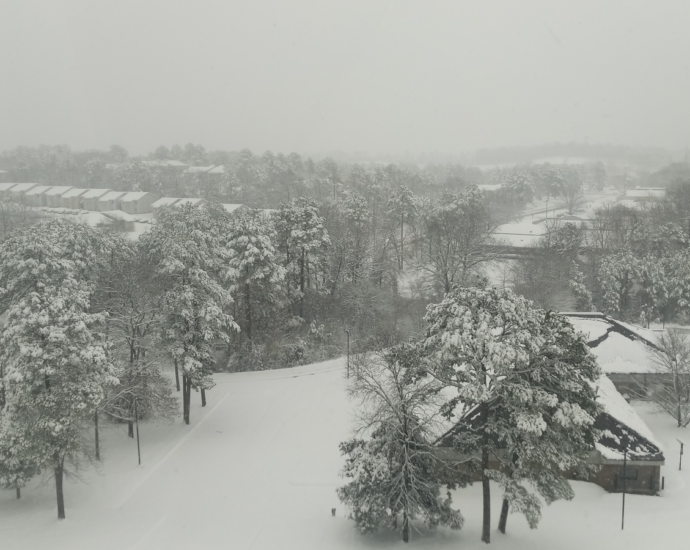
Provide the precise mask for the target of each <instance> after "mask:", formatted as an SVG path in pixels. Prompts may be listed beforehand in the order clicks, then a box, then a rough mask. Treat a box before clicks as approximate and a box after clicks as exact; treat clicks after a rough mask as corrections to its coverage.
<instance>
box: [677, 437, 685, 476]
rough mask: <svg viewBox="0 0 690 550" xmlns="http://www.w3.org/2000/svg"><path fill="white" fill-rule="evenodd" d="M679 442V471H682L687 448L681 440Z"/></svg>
mask: <svg viewBox="0 0 690 550" xmlns="http://www.w3.org/2000/svg"><path fill="white" fill-rule="evenodd" d="M677 441H678V443H680V459H679V460H678V470H680V469H681V468H682V467H683V447H684V446H685V443H683V442H682V441H681V440H680V439H678V440H677Z"/></svg>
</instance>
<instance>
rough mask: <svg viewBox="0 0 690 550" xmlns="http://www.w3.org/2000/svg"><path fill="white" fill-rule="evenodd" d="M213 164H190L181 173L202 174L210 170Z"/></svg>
mask: <svg viewBox="0 0 690 550" xmlns="http://www.w3.org/2000/svg"><path fill="white" fill-rule="evenodd" d="M213 168H214V166H190V167H189V168H187V169H186V170H185V171H184V172H182V173H183V174H203V173H206V172H208V171H210V170H212V169H213Z"/></svg>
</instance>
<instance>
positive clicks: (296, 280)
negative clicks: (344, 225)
mask: <svg viewBox="0 0 690 550" xmlns="http://www.w3.org/2000/svg"><path fill="white" fill-rule="evenodd" d="M274 220H275V227H276V231H277V242H278V244H279V247H278V248H279V250H280V252H281V253H282V255H283V261H284V263H283V265H284V267H285V269H286V272H287V278H288V295H291V294H292V292H291V290H292V289H291V287H292V286H293V285H294V287H295V290H296V291H297V292H298V293H297V297H298V299H299V315H300V317H302V318H304V293H305V289H306V288H307V287H311V286H312V285H313V287H314V288H315V289H318V288H319V287H322V286H325V285H324V284H323V282H322V277H323V274H324V271H325V268H326V260H327V256H326V254H327V252H328V249H329V248H330V246H331V240H330V238H329V236H328V232H327V231H326V228H325V227H324V220H323V218H322V217H321V216H320V214H319V208H318V205H317V203H316V202H315V201H313V200H311V199H308V198H305V197H300V198H297V199H293V200H292V201H290V202H289V203H284V204H282V205H281V206H280V208H279V209H278V211H277V212H276V213H275V215H274Z"/></svg>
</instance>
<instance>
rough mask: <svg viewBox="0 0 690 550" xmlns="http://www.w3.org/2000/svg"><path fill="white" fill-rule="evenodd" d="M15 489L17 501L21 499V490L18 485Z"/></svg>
mask: <svg viewBox="0 0 690 550" xmlns="http://www.w3.org/2000/svg"><path fill="white" fill-rule="evenodd" d="M15 488H16V489H17V500H19V499H20V498H22V490H21V489H20V488H19V485H15Z"/></svg>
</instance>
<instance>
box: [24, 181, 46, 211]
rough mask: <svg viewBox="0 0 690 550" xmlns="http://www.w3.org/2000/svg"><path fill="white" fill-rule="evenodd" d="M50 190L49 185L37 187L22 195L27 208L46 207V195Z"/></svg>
mask: <svg viewBox="0 0 690 550" xmlns="http://www.w3.org/2000/svg"><path fill="white" fill-rule="evenodd" d="M50 189H52V187H51V186H50V185H37V186H36V187H32V188H31V189H29V190H28V191H27V192H26V193H24V200H25V204H26V205H27V206H33V207H41V206H48V203H47V197H46V193H47V192H48V191H49V190H50Z"/></svg>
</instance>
